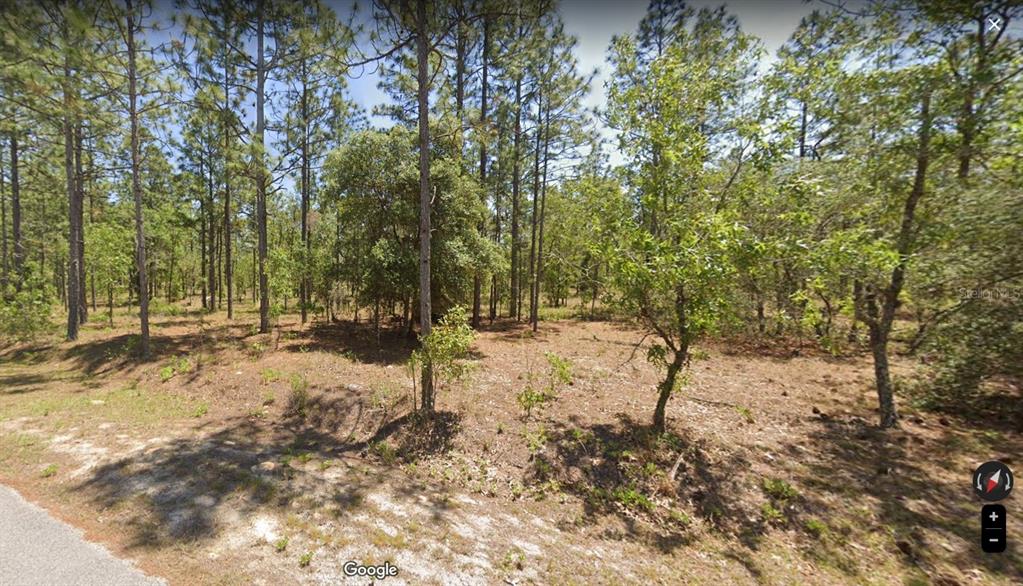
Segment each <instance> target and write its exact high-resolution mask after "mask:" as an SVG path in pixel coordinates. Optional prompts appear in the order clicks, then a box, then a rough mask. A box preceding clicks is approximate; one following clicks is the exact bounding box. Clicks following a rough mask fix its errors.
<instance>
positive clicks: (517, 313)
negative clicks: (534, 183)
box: [509, 77, 522, 320]
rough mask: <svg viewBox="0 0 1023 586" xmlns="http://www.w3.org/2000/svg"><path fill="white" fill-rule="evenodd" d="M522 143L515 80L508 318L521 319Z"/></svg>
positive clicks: (519, 93) (519, 95)
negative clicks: (520, 226)
mask: <svg viewBox="0 0 1023 586" xmlns="http://www.w3.org/2000/svg"><path fill="white" fill-rule="evenodd" d="M521 141H522V79H521V77H520V78H519V79H516V80H515V137H514V139H513V142H512V209H511V307H510V308H509V314H510V317H513V318H515V319H516V320H517V319H519V318H520V317H522V314H521V308H520V307H519V272H520V267H519V145H520V143H521Z"/></svg>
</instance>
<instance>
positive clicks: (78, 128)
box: [75, 96, 89, 324]
mask: <svg viewBox="0 0 1023 586" xmlns="http://www.w3.org/2000/svg"><path fill="white" fill-rule="evenodd" d="M76 97H77V98H79V99H80V96H76ZM83 179H84V174H83V173H82V121H81V120H78V122H77V124H75V190H77V191H78V196H77V197H78V244H77V245H78V322H79V323H82V324H84V323H85V322H87V321H89V305H88V300H87V299H86V290H85V182H84V180H83Z"/></svg>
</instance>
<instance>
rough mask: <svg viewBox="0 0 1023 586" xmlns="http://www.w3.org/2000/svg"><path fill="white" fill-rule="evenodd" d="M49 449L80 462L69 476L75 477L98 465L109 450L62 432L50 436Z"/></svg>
mask: <svg viewBox="0 0 1023 586" xmlns="http://www.w3.org/2000/svg"><path fill="white" fill-rule="evenodd" d="M50 449H51V450H53V451H55V452H60V453H63V454H69V455H71V456H73V457H75V458H76V459H78V461H79V462H81V463H82V465H81V466H79V467H78V469H77V470H75V471H74V472H72V473H71V478H77V477H79V476H81V475H83V474H85V473H86V472H88V471H89V470H92V469H93V468H95V467H96V466H99V465H100V463H101V462H102V461H103V459H104V458H105V457H106V455H107V454H108V453H109V451H110V450H108V449H107V448H104V447H101V446H97V445H94V444H93V443H92V442H89V441H86V440H82V439H75V437H74V436H72V435H68V434H63V435H55V436H53V437H52V438H50Z"/></svg>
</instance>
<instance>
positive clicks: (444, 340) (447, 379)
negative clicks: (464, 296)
mask: <svg viewBox="0 0 1023 586" xmlns="http://www.w3.org/2000/svg"><path fill="white" fill-rule="evenodd" d="M475 339H476V332H475V331H473V329H472V328H471V327H469V323H468V315H467V314H466V311H465V309H464V308H463V307H459V306H456V307H453V308H451V309H450V310H449V311H448V313H447V314H446V315H445V316H444V317H443V318H441V320H440V323H438V324H437V325H436V326H434V327H433V329H432V330H431V331H430V334H429V335H428V336H425V337H423V338H421V339H420V342H421V346H420V348H418V349H417V350H416V351H414V352H413V353H412V356H411V357H410V358H409V368H410V370H411V372H412V376H413V380H415V379H417V378H418V373H419V372H420V369H422V368H423V367H425V366H429V367H430V368H431V369H432V372H433V379H434V381H433V383H434V388H435V389H440V388H441V385H450V384H452V383H454V382H456V381H458V380H460V379H461V378H462V377H463V376H465V374H466V373H467V372H469V369H470V367H471V364H470V363H467V362H466V361H465V358H466V357H467V356H468V353H469V347H470V346H472V343H473V340H475Z"/></svg>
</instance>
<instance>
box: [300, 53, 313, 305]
mask: <svg viewBox="0 0 1023 586" xmlns="http://www.w3.org/2000/svg"><path fill="white" fill-rule="evenodd" d="M301 67H302V73H301V77H302V104H301V108H302V145H301V149H302V152H301V159H302V163H301V166H302V169H301V191H302V195H301V197H302V206H301V207H302V248H303V250H304V251H305V256H304V258H303V259H302V282H301V283H300V287H299V296H300V299H299V303H300V304H301V306H302V323H306V321H307V320H308V313H309V307H308V306H309V296H310V295H309V289H310V279H309V260H310V256H311V254H312V242H310V240H309V182H310V181H309V180H310V177H309V175H310V164H309V88H308V87H307V85H306V78H307V76H308V71H306V61H305V60H304V59H303V60H302V64H301Z"/></svg>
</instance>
